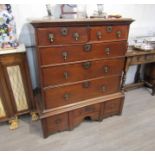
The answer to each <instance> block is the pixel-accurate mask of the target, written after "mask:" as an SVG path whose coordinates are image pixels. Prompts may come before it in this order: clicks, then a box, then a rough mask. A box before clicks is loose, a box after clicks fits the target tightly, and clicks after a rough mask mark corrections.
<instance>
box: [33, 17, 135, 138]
mask: <svg viewBox="0 0 155 155" xmlns="http://www.w3.org/2000/svg"><path fill="white" fill-rule="evenodd" d="M132 21H133V20H132V19H117V20H116V19H107V20H105V19H84V20H62V19H60V20H51V19H49V20H36V21H35V20H34V21H32V25H33V26H34V27H35V33H36V44H37V51H36V54H37V60H38V70H39V81H40V86H39V88H40V94H38V95H37V96H36V103H37V107H38V111H39V115H40V118H41V122H42V128H43V133H44V137H48V135H49V134H51V133H55V132H58V131H64V130H71V129H73V128H74V127H75V126H77V125H78V124H80V123H81V122H82V121H83V120H84V119H85V118H87V117H89V118H91V119H92V120H102V119H103V118H105V117H108V116H112V115H119V114H121V112H122V107H123V101H124V94H123V92H122V90H121V82H122V80H123V79H122V75H123V69H124V59H125V53H126V51H127V39H128V32H129V25H130V23H131V22H132Z"/></svg>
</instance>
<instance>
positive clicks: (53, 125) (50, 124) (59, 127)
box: [42, 113, 69, 135]
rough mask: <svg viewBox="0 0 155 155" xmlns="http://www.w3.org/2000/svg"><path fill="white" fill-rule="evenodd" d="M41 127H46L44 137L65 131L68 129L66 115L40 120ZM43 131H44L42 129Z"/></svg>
mask: <svg viewBox="0 0 155 155" xmlns="http://www.w3.org/2000/svg"><path fill="white" fill-rule="evenodd" d="M42 123H43V127H45V126H46V131H45V132H48V133H46V135H48V134H52V133H55V132H59V131H64V130H67V129H68V128H69V127H68V113H62V114H58V115H55V116H50V117H47V118H44V119H42ZM44 130H45V129H44Z"/></svg>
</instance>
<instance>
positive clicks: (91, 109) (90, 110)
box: [85, 107, 94, 112]
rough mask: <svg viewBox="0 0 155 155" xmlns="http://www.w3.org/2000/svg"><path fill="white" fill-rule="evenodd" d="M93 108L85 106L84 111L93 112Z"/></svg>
mask: <svg viewBox="0 0 155 155" xmlns="http://www.w3.org/2000/svg"><path fill="white" fill-rule="evenodd" d="M93 111H94V108H93V107H85V112H93Z"/></svg>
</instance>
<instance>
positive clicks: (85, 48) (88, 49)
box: [84, 44, 92, 52]
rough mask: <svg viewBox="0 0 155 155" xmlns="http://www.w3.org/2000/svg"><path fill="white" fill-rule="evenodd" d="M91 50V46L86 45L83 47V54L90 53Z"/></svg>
mask: <svg viewBox="0 0 155 155" xmlns="http://www.w3.org/2000/svg"><path fill="white" fill-rule="evenodd" d="M91 49H92V45H91V44H86V45H84V51H85V52H90V51H91Z"/></svg>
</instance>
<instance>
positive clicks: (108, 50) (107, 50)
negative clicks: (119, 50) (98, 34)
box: [105, 47, 110, 55]
mask: <svg viewBox="0 0 155 155" xmlns="http://www.w3.org/2000/svg"><path fill="white" fill-rule="evenodd" d="M105 53H106V55H109V54H110V48H109V47H107V48H105Z"/></svg>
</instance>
